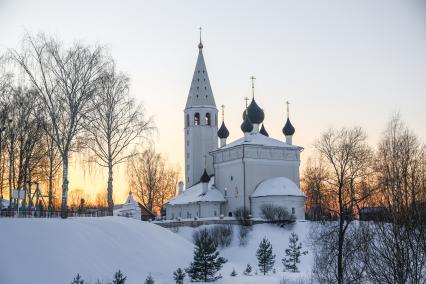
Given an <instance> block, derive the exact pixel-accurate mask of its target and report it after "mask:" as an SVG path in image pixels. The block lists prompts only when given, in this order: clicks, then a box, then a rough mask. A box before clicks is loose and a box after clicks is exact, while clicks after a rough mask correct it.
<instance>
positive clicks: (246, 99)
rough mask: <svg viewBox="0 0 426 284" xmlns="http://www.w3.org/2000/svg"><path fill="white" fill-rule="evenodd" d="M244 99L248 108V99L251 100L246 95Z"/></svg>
mask: <svg viewBox="0 0 426 284" xmlns="http://www.w3.org/2000/svg"><path fill="white" fill-rule="evenodd" d="M244 100H245V101H246V108H247V106H248V101H249V98H247V97H245V98H244Z"/></svg>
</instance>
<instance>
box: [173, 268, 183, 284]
mask: <svg viewBox="0 0 426 284" xmlns="http://www.w3.org/2000/svg"><path fill="white" fill-rule="evenodd" d="M173 279H174V280H175V281H176V284H183V279H185V272H183V270H182V269H181V268H180V267H179V268H178V269H177V270H176V271H175V272H173Z"/></svg>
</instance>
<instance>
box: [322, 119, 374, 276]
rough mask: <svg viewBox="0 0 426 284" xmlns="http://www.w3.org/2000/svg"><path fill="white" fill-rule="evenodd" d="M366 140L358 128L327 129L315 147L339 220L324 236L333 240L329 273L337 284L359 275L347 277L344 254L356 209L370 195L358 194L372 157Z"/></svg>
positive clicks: (347, 262) (361, 192) (346, 264)
mask: <svg viewBox="0 0 426 284" xmlns="http://www.w3.org/2000/svg"><path fill="white" fill-rule="evenodd" d="M366 139H367V136H366V134H365V133H364V131H363V130H362V129H361V128H357V127H355V128H351V129H347V128H342V129H339V130H334V129H330V130H328V131H326V132H325V133H323V134H322V135H321V138H320V139H319V140H318V141H317V142H316V145H315V147H316V149H317V151H318V152H319V154H320V155H321V157H322V158H323V159H324V161H325V162H326V165H325V166H327V167H328V170H329V174H330V175H329V179H328V184H329V190H330V194H331V196H332V197H333V199H334V200H335V201H336V204H337V208H336V209H335V210H334V212H335V213H336V214H337V216H338V217H339V220H338V224H337V228H335V227H334V226H331V227H330V229H331V231H329V232H324V233H325V234H324V235H328V237H330V236H332V235H333V236H336V238H335V239H336V240H337V248H336V251H335V253H336V254H337V255H336V262H335V264H336V267H329V268H328V269H333V270H334V269H335V271H331V272H330V273H332V274H334V275H335V281H336V282H337V283H339V284H343V283H347V282H350V281H351V280H350V279H345V277H352V276H354V275H358V273H353V275H352V276H349V273H346V272H348V271H349V267H348V265H350V261H346V259H345V258H346V257H348V252H347V251H345V247H348V246H347V245H345V244H346V243H347V239H346V237H347V235H346V234H347V232H348V228H349V225H350V223H351V222H352V220H353V216H354V211H355V210H356V209H357V205H358V204H359V203H360V202H363V201H364V200H365V199H366V198H368V197H369V195H370V192H368V191H365V190H364V189H363V190H362V191H361V190H360V189H361V188H362V187H361V186H360V185H361V184H362V182H363V179H364V178H365V177H366V176H367V175H368V174H369V171H368V170H369V168H370V162H371V160H372V157H373V153H372V151H371V149H370V147H369V146H368V144H367V143H366ZM332 211H333V210H332ZM361 274H362V273H360V275H361Z"/></svg>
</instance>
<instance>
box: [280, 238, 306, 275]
mask: <svg viewBox="0 0 426 284" xmlns="http://www.w3.org/2000/svg"><path fill="white" fill-rule="evenodd" d="M298 241H299V237H298V236H297V234H295V233H291V235H290V238H289V244H288V247H289V248H288V249H286V250H285V255H286V257H284V258H283V259H282V262H283V265H284V269H286V270H289V271H291V272H298V271H299V269H298V268H297V264H298V263H300V256H301V255H305V254H307V253H308V251H301V250H302V243H301V242H299V243H298Z"/></svg>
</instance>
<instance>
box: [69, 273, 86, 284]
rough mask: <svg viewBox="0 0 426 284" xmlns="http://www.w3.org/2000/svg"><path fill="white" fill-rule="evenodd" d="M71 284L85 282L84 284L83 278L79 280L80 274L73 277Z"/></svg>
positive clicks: (82, 283)
mask: <svg viewBox="0 0 426 284" xmlns="http://www.w3.org/2000/svg"><path fill="white" fill-rule="evenodd" d="M71 284H86V282H84V280H83V278H81V276H80V274H78V273H77V276H76V277H74V279H73V280H72V282H71Z"/></svg>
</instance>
